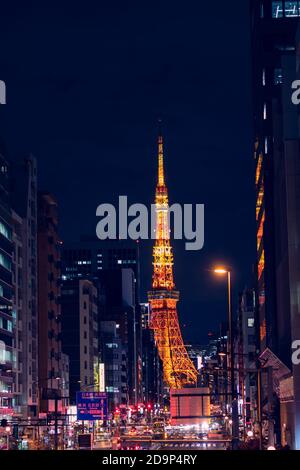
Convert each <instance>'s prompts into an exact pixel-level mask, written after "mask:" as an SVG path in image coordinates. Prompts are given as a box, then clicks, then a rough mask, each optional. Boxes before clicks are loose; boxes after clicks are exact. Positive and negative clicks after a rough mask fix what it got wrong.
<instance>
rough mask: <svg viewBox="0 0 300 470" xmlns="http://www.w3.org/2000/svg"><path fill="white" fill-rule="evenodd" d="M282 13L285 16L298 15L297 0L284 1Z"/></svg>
mask: <svg viewBox="0 0 300 470" xmlns="http://www.w3.org/2000/svg"><path fill="white" fill-rule="evenodd" d="M284 14H285V16H299V13H298V1H296V0H294V1H293V2H291V1H288V2H287V1H285V2H284Z"/></svg>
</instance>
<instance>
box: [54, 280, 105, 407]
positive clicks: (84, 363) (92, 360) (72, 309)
mask: <svg viewBox="0 0 300 470" xmlns="http://www.w3.org/2000/svg"><path fill="white" fill-rule="evenodd" d="M61 318H62V323H61V325H62V326H61V331H62V351H63V353H64V354H66V355H67V356H68V357H69V382H70V403H71V404H74V403H76V392H77V391H79V390H82V391H93V390H97V386H98V384H97V383H96V381H97V380H96V374H97V372H98V369H99V347H98V311H97V288H96V287H95V285H94V284H93V282H92V281H90V280H88V279H72V280H64V281H63V282H62V286H61Z"/></svg>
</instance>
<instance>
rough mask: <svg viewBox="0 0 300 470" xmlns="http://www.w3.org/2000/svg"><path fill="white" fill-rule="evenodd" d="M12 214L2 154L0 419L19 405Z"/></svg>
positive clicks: (9, 415)
mask: <svg viewBox="0 0 300 470" xmlns="http://www.w3.org/2000/svg"><path fill="white" fill-rule="evenodd" d="M12 240H13V230H12V214H11V207H10V201H9V165H8V162H7V160H6V158H5V156H4V155H2V154H0V302H1V304H0V417H1V418H2V419H3V418H4V419H9V418H11V416H12V415H13V414H14V406H15V404H16V392H17V389H16V384H15V378H16V375H17V361H16V360H17V357H16V353H17V352H16V338H15V331H16V312H15V310H14V309H13V285H12V270H13V265H12V254H13V241H12Z"/></svg>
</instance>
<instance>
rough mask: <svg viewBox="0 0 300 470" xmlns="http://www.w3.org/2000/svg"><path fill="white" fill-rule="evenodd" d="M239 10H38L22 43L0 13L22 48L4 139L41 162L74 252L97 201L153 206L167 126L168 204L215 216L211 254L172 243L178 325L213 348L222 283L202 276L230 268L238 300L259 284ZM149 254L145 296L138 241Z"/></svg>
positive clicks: (13, 47) (9, 78)
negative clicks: (210, 339)
mask: <svg viewBox="0 0 300 470" xmlns="http://www.w3.org/2000/svg"><path fill="white" fill-rule="evenodd" d="M239 3H240V4H239V5H234V6H233V5H227V6H226V9H224V8H221V9H218V8H216V9H211V8H210V7H209V6H208V5H201V6H200V5H197V6H196V5H194V6H193V8H194V15H191V12H190V11H189V12H184V11H182V10H181V8H178V5H174V4H173V3H172V6H171V3H170V2H166V3H165V2H164V5H162V6H160V7H159V13H158V12H157V10H156V9H155V8H153V9H151V10H149V11H147V15H146V16H145V11H144V9H143V8H142V7H138V8H134V9H131V8H130V7H128V9H127V8H125V7H121V5H120V9H119V8H116V9H114V7H112V6H111V7H109V6H106V7H104V6H97V7H96V6H94V7H93V8H92V9H91V10H88V9H87V10H84V12H83V13H82V15H79V10H78V9H77V8H76V6H73V7H74V9H73V14H72V16H68V14H67V10H65V9H64V8H62V10H59V14H60V16H59V17H60V18H61V21H62V23H63V24H62V23H60V22H57V23H55V22H56V19H57V16H56V10H55V9H50V10H49V11H47V10H43V9H41V10H37V11H36V12H35V13H34V14H33V16H32V15H30V18H29V16H27V15H29V12H28V10H26V9H25V8H24V9H23V8H21V9H20V10H19V11H18V12H17V15H18V17H19V19H23V20H26V19H28V20H29V24H30V26H31V27H30V30H29V32H26V38H25V39H24V38H23V39H22V41H20V40H21V37H23V36H22V31H21V30H20V29H19V28H18V29H16V23H15V21H16V20H15V17H14V16H13V15H12V10H11V8H10V7H9V6H8V5H6V6H5V7H4V8H3V15H5V17H6V20H7V21H6V28H7V29H5V28H4V30H3V32H2V33H1V34H3V35H4V36H5V39H6V41H7V39H8V37H9V35H11V34H13V37H11V41H8V42H7V44H8V46H7V48H6V50H5V51H4V52H3V54H2V57H1V59H0V63H1V61H2V63H3V65H5V66H6V67H5V68H4V67H3V69H4V70H5V74H6V76H4V77H3V78H4V79H5V81H6V84H7V100H8V101H7V105H6V106H5V107H4V106H2V107H1V110H0V111H1V114H2V115H3V116H2V121H3V132H2V135H3V137H4V138H5V140H6V142H7V147H8V149H9V151H10V152H11V153H12V155H15V154H18V155H20V154H22V153H24V152H32V153H33V154H34V155H35V156H36V158H37V160H38V172H39V184H40V187H41V189H45V190H49V191H51V192H52V193H53V194H54V195H55V196H56V198H57V199H58V202H59V230H60V234H61V237H62V239H63V240H64V241H65V242H69V241H74V240H76V239H79V237H80V235H82V234H86V233H88V234H93V233H94V231H95V226H96V217H95V210H96V207H97V206H98V205H99V204H100V203H102V202H111V203H114V202H115V198H117V197H118V195H121V194H126V195H128V198H129V201H130V203H134V202H142V203H144V204H147V205H149V204H150V203H151V202H152V200H153V194H154V193H153V187H152V181H153V178H154V175H155V156H156V149H155V145H156V133H157V131H156V126H157V124H156V123H157V118H158V117H159V116H161V117H162V119H163V122H164V135H165V152H166V178H167V181H168V180H170V181H171V182H172V183H171V185H170V188H169V191H170V198H171V200H172V202H179V203H204V204H205V207H206V210H205V217H206V219H205V228H206V233H205V246H204V249H203V250H201V251H200V252H198V253H192V254H191V253H186V252H185V250H184V247H183V246H182V243H179V242H175V244H174V252H175V255H176V259H177V260H178V261H177V265H176V267H175V270H176V271H175V275H176V280H177V284H178V286H179V287H180V290H181V291H182V302H181V304H180V311H179V315H180V318H181V322H182V324H183V325H187V326H186V328H184V332H183V334H184V336H185V337H186V338H187V340H190V341H201V342H205V341H206V339H207V332H208V330H211V329H213V330H217V329H218V325H219V322H220V321H221V320H223V319H224V316H225V315H226V302H225V300H224V297H225V296H224V286H223V285H222V282H221V283H216V281H215V280H213V279H212V278H211V276H210V275H209V273H208V272H207V271H206V269H209V267H210V265H211V264H214V263H215V262H218V261H220V262H226V263H227V264H232V265H233V266H234V268H235V269H234V271H235V273H236V274H235V282H234V289H235V293H236V294H237V293H238V291H239V290H242V289H243V288H244V287H245V285H247V284H248V285H250V284H251V282H252V273H251V269H252V268H251V263H252V262H253V257H252V252H253V253H255V232H254V221H255V216H254V214H253V210H252V203H253V198H254V187H253V178H252V176H251V174H252V171H254V169H253V159H252V153H251V149H252V141H251V112H250V78H249V73H248V71H249V69H250V67H249V60H250V41H249V28H250V20H249V8H248V5H247V3H248V2H239ZM220 6H221V3H220ZM170 12H172V14H171V17H170ZM80 13H81V12H80ZM224 15H225V17H224ZM37 18H38V19H39V21H38V22H37ZM62 19H63V20H62ZM104 19H105V21H104ZM204 19H205V21H204ZM208 19H209V21H211V22H212V23H213V24H215V28H213V30H210V29H208V27H207V24H208V23H209V21H207V20H208ZM98 20H99V21H100V23H101V28H102V29H101V32H100V29H99V27H98V26H99V24H98ZM186 20H187V21H186ZM53 23H54V24H56V28H55V36H53V34H52V33H51V31H52V24H53ZM104 23H105V24H104ZM113 24H116V31H115V34H114V36H113V37H112V35H111V30H110V27H111V26H113ZM41 25H43V30H41ZM125 25H126V26H125ZM130 25H132V28H131V27H130ZM230 25H232V27H230ZM133 26H134V27H133ZM66 27H67V29H68V31H69V36H68V37H69V39H68V40H67V41H66V40H65V39H64V40H62V34H64V33H63V32H64V29H65V28H66ZM87 28H88V31H89V32H88V34H87V35H86V34H84V32H85V31H86V30H87ZM158 31H159V34H156V33H157V32H158ZM178 31H181V33H180V34H179V35H178ZM229 31H230V32H229ZM105 33H106V34H105ZM35 34H40V41H39V43H36V42H35V40H34V38H35ZM124 35H125V36H126V37H127V40H126V41H125V42H122V38H123V37H124ZM196 36H197V42H196V41H195V38H196ZM49 37H51V42H49ZM63 37H64V38H65V36H63ZM206 38H207V39H208V40H206ZM237 38H238V40H237ZM29 49H30V50H31V53H30V54H28V52H27V51H28V50H29ZM50 51H52V52H51V53H50V54H49V52H50ZM22 56H23V59H22ZM195 57H198V60H196V61H195ZM65 58H66V60H64V59H65ZM22 64H23V65H22ZM227 70H231V71H232V72H231V73H228V72H227ZM17 71H18V74H17V75H18V79H17V76H16V72H17ZM28 109H31V115H32V119H31V121H30V122H28V121H27V119H26V117H25V116H26V112H27V110H28ZM17 110H18V111H17ZM228 113H229V114H230V116H231V117H230V120H228V119H227V116H228ZM41 115H42V116H43V118H42V119H40V118H39V117H40V116H41ZM15 134H17V135H18V140H17V142H16V141H15V138H14V136H15ZM242 170H245V171H242ZM225 174H226V178H224V175H225ZM241 174H242V177H241ZM66 178H67V179H68V181H72V183H73V184H72V186H71V185H69V184H67V185H66V182H65V180H66ZM233 202H234V206H235V207H234V208H233ZM251 220H252V222H251ZM249 223H250V226H249ZM251 223H252V225H253V230H252V229H251V228H249V227H251ZM223 227H226V230H224V229H223ZM240 230H242V231H243V237H242V240H243V241H241V237H240V234H239V231H240ZM141 251H142V257H141V258H142V276H141V284H142V294H143V297H144V299H146V292H147V289H148V286H149V283H150V280H151V272H150V270H149V265H150V263H151V243H143V244H142V247H141ZM246 266H247V268H245V267H246ZM188 278H190V281H189V282H187V279H188ZM236 307H237V304H236ZM207 313H209V318H210V319H209V321H207V317H208V315H207ZM192 323H193V328H192V327H191V324H192Z"/></svg>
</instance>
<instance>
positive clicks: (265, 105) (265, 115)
mask: <svg viewBox="0 0 300 470" xmlns="http://www.w3.org/2000/svg"><path fill="white" fill-rule="evenodd" d="M266 119H267V104H266V103H264V121H265V120H266Z"/></svg>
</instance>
